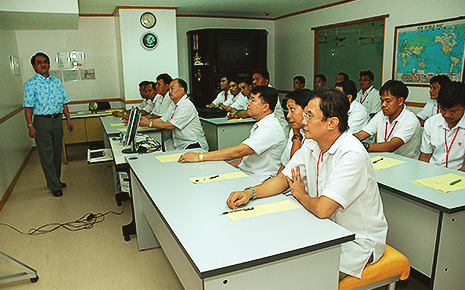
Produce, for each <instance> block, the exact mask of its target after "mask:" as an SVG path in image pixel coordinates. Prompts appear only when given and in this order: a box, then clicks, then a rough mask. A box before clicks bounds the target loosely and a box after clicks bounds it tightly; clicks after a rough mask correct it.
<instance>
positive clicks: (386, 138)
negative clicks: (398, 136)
mask: <svg viewBox="0 0 465 290" xmlns="http://www.w3.org/2000/svg"><path fill="white" fill-rule="evenodd" d="M388 123H389V122H388V121H387V122H386V131H384V142H387V141H388V139H389V137H391V134H392V131H394V128H395V127H396V125H397V121H396V122H395V123H394V126H392V129H391V132H389V135H388V136H386V135H387V128H388Z"/></svg>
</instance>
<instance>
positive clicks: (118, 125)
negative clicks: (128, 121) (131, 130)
mask: <svg viewBox="0 0 465 290" xmlns="http://www.w3.org/2000/svg"><path fill="white" fill-rule="evenodd" d="M110 126H112V127H122V126H126V125H124V123H123V122H121V123H110Z"/></svg>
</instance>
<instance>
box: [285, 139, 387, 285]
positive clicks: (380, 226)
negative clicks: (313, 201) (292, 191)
mask: <svg viewBox="0 0 465 290" xmlns="http://www.w3.org/2000/svg"><path fill="white" fill-rule="evenodd" d="M318 160H319V162H318ZM317 164H318V165H319V168H318V170H317ZM296 167H300V172H301V176H302V177H304V179H305V180H304V182H305V183H306V187H307V188H308V191H307V193H308V194H309V195H310V196H312V197H316V196H317V193H318V195H319V196H323V195H324V196H326V197H328V198H330V199H332V200H334V201H335V202H337V203H338V204H339V205H340V206H339V208H338V209H337V210H336V212H335V213H334V214H333V215H332V216H331V217H330V219H331V220H333V221H334V222H336V223H337V224H339V225H341V226H343V227H345V228H346V229H348V230H349V231H352V232H354V233H355V240H354V241H351V242H347V243H344V244H342V246H341V264H340V271H341V272H343V273H346V274H349V275H352V276H355V277H358V278H360V277H361V275H362V271H363V269H364V267H365V265H366V264H367V262H368V260H369V259H370V257H371V255H372V254H373V262H377V261H378V260H379V259H380V258H381V256H382V255H383V253H384V249H385V246H386V235H387V229H388V226H387V222H386V218H385V217H384V213H383V203H382V200H381V197H380V194H379V190H378V183H377V182H376V176H375V173H374V170H373V166H372V164H371V159H370V156H369V155H368V153H367V152H366V150H365V149H364V148H363V146H362V144H361V143H360V141H358V140H357V138H355V137H354V136H353V135H352V134H350V133H343V134H342V135H341V136H340V137H339V138H338V139H337V140H336V141H335V142H334V143H333V145H332V146H331V148H330V149H329V150H328V151H327V152H325V153H322V151H321V149H320V147H319V146H318V143H316V142H307V143H306V144H305V146H303V147H302V148H301V149H300V150H299V151H297V152H296V153H295V154H294V156H293V157H292V158H291V160H290V161H289V163H288V165H287V166H286V167H285V168H284V170H283V171H282V173H283V174H284V175H286V176H288V177H289V178H292V173H291V169H292V168H296ZM317 172H318V174H317ZM317 180H318V190H317V189H316V187H317Z"/></svg>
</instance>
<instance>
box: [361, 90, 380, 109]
mask: <svg viewBox="0 0 465 290" xmlns="http://www.w3.org/2000/svg"><path fill="white" fill-rule="evenodd" d="M356 100H357V101H358V102H359V103H360V104H362V105H363V106H365V108H366V109H367V112H368V114H376V113H378V112H379V111H380V110H381V99H380V98H379V91H378V90H377V89H375V88H374V87H373V86H371V87H369V88H368V89H367V90H366V91H365V93H362V90H360V91H358V93H357V98H356Z"/></svg>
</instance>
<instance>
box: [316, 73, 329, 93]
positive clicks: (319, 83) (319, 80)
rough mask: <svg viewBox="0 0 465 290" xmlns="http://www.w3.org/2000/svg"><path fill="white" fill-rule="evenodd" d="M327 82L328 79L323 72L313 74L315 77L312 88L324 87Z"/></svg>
mask: <svg viewBox="0 0 465 290" xmlns="http://www.w3.org/2000/svg"><path fill="white" fill-rule="evenodd" d="M327 82H328V79H327V78H326V76H325V75H324V74H317V75H315V79H314V80H313V88H314V89H318V88H323V87H326V83H327Z"/></svg>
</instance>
